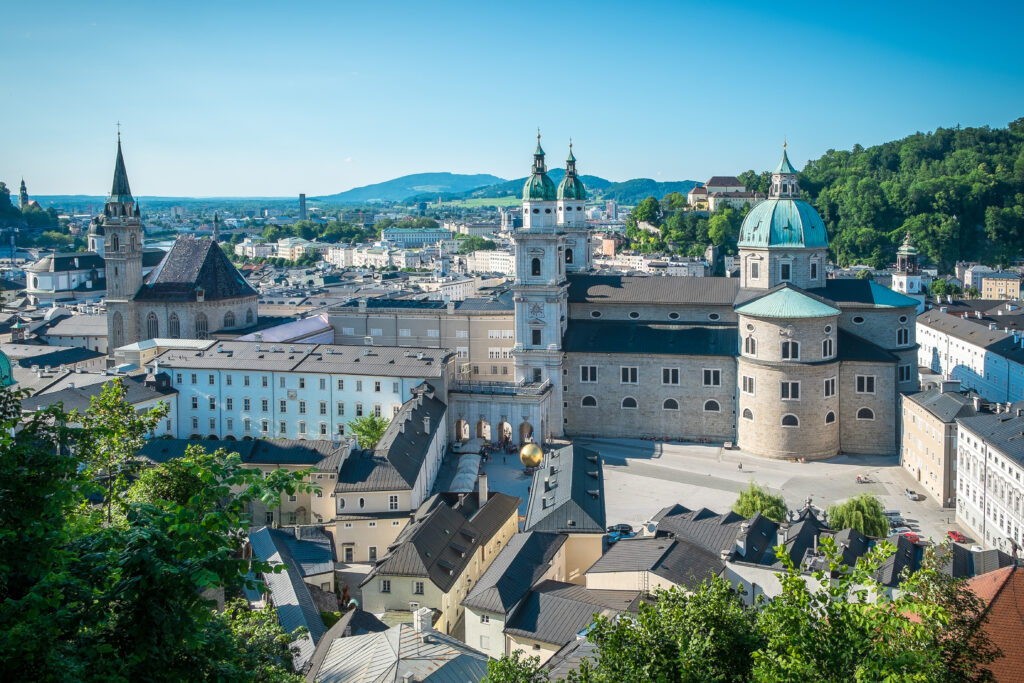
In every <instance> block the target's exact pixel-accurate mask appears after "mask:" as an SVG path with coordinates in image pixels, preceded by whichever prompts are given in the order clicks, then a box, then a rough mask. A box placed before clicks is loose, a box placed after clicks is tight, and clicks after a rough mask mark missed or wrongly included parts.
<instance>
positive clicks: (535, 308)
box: [530, 304, 544, 318]
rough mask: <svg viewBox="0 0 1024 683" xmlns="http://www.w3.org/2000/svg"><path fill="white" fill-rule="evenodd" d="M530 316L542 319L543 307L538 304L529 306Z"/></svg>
mask: <svg viewBox="0 0 1024 683" xmlns="http://www.w3.org/2000/svg"><path fill="white" fill-rule="evenodd" d="M530 315H532V316H536V317H538V318H543V317H544V307H543V306H542V305H540V304H530Z"/></svg>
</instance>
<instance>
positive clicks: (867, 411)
mask: <svg viewBox="0 0 1024 683" xmlns="http://www.w3.org/2000/svg"><path fill="white" fill-rule="evenodd" d="M857 419H858V420H874V419H875V414H874V413H873V412H872V411H871V408H861V409H860V410H858V411H857Z"/></svg>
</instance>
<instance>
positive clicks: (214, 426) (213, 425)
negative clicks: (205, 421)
mask: <svg viewBox="0 0 1024 683" xmlns="http://www.w3.org/2000/svg"><path fill="white" fill-rule="evenodd" d="M210 431H211V432H215V431H217V418H215V417H211V418H210Z"/></svg>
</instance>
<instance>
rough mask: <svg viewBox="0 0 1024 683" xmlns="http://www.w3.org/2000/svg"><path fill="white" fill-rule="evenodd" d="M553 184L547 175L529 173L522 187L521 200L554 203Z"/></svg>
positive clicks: (554, 192)
mask: <svg viewBox="0 0 1024 683" xmlns="http://www.w3.org/2000/svg"><path fill="white" fill-rule="evenodd" d="M555 196H556V191H555V183H554V181H552V180H551V178H549V177H548V174H547V173H531V174H530V177H529V178H527V179H526V184H525V185H523V199H524V200H526V201H535V202H543V201H554V200H555Z"/></svg>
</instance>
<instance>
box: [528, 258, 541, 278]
mask: <svg viewBox="0 0 1024 683" xmlns="http://www.w3.org/2000/svg"><path fill="white" fill-rule="evenodd" d="M530 274H531V275H534V276H539V275H540V259H539V258H535V259H533V260H532V261H530Z"/></svg>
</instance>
